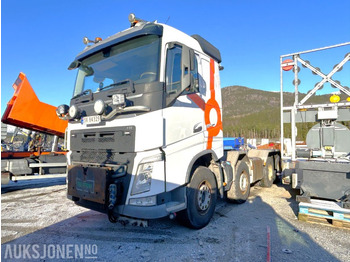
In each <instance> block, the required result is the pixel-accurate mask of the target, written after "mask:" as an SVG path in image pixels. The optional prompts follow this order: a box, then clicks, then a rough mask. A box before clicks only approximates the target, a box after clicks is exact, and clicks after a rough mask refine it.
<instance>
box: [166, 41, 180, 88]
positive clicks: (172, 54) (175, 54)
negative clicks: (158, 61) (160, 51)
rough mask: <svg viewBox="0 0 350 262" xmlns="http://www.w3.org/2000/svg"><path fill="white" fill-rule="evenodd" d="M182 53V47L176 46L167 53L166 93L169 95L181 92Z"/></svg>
mask: <svg viewBox="0 0 350 262" xmlns="http://www.w3.org/2000/svg"><path fill="white" fill-rule="evenodd" d="M181 53H182V47H181V46H179V45H174V47H173V48H170V49H168V51H167V61H166V79H165V81H166V92H167V94H168V95H172V94H178V93H179V92H181Z"/></svg>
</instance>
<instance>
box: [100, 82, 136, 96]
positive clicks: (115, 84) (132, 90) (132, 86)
mask: <svg viewBox="0 0 350 262" xmlns="http://www.w3.org/2000/svg"><path fill="white" fill-rule="evenodd" d="M127 83H129V86H128V89H130V90H127V91H129V92H133V93H135V88H134V82H133V81H132V80H131V79H125V80H122V81H120V82H117V83H113V84H110V85H108V86H104V87H101V88H99V89H97V91H101V90H104V89H107V88H110V87H115V86H122V85H125V84H127Z"/></svg>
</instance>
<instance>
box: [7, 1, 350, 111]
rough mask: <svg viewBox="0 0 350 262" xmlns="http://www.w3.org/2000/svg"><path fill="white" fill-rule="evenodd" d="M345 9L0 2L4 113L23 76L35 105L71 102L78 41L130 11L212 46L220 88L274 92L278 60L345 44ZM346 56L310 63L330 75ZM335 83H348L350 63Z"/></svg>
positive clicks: (300, 4) (101, 32)
mask: <svg viewBox="0 0 350 262" xmlns="http://www.w3.org/2000/svg"><path fill="white" fill-rule="evenodd" d="M349 10H350V1H349V0H332V1H331V0H318V1H316V0H307V1H305V0H294V1H282V0H280V1H277V0H273V1H272V0H271V1H269V0H265V1H263V0H231V1H228V0H221V1H209V0H202V1H199V0H189V1H165V0H163V1H155V0H147V1H139V0H135V1H118V0H100V1H96V0H74V1H72V0H50V1H47V0H30V1H28V0H2V1H1V114H3V113H4V111H5V108H6V104H7V102H8V101H9V100H10V98H11V97H12V95H13V88H12V84H13V83H14V81H15V80H16V78H17V76H18V74H19V73H20V72H23V73H25V74H26V76H27V78H28V80H29V82H30V83H31V85H32V87H33V89H34V91H35V92H36V94H37V96H38V98H39V100H40V101H42V102H45V103H48V104H51V105H54V106H58V105H60V104H69V100H70V98H71V96H72V93H73V87H74V82H75V76H76V75H75V74H76V72H75V71H68V70H67V67H68V66H69V64H70V63H71V62H72V61H73V60H74V58H75V56H76V55H77V54H78V53H79V52H80V51H82V50H83V48H84V47H85V46H84V44H83V42H82V39H83V37H84V36H87V37H89V38H90V39H94V38H95V37H97V36H99V37H102V38H106V37H108V36H111V35H113V34H115V33H117V32H119V31H122V30H124V29H126V28H128V27H129V26H130V23H129V21H128V15H129V14H130V13H135V14H136V16H137V17H139V18H142V19H144V20H148V21H154V20H157V21H158V22H161V23H167V24H168V25H170V26H173V27H175V28H177V29H179V30H181V31H183V32H185V33H187V34H189V35H192V34H199V35H201V36H202V37H204V38H205V39H207V40H208V41H209V42H211V43H212V44H213V45H214V46H216V47H217V48H218V49H219V50H220V52H221V56H222V63H221V65H222V66H224V70H223V71H221V72H220V74H221V86H222V87H226V86H231V85H242V86H247V87H250V88H254V89H261V90H267V91H279V89H280V64H279V63H280V56H281V55H284V54H290V53H294V52H298V51H303V50H309V49H314V48H319V47H324V46H330V45H335V44H339V43H345V42H350V15H349ZM348 52H350V46H347V47H346V48H345V50H344V48H343V49H342V50H341V52H340V51H339V52H338V53H337V54H336V55H329V57H326V62H327V63H326V62H325V61H319V60H318V59H316V58H315V60H313V62H312V64H313V63H314V62H315V63H316V65H315V66H318V67H320V66H319V64H317V63H320V64H321V69H322V70H325V72H324V73H329V71H331V69H332V68H333V65H335V64H337V63H339V62H340V61H341V60H342V59H343V58H344V55H345V54H346V53H348ZM328 60H334V61H328ZM328 62H329V63H328ZM326 64H327V65H326ZM322 66H323V67H322ZM290 74H292V73H290ZM287 78H288V77H287ZM340 78H342V80H346V81H347V82H348V83H349V78H350V62H349V63H348V64H347V65H346V66H344V69H343V71H342V72H341V75H340ZM335 79H336V78H335ZM307 81H308V80H306V82H304V83H307ZM302 82H303V80H302ZM312 87H313V86H312ZM286 91H292V86H291V87H290V90H288V87H287V90H286Z"/></svg>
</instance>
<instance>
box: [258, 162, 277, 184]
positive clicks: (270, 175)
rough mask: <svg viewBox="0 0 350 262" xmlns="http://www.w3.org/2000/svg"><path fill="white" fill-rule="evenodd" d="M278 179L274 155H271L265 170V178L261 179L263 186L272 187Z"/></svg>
mask: <svg viewBox="0 0 350 262" xmlns="http://www.w3.org/2000/svg"><path fill="white" fill-rule="evenodd" d="M275 179H276V171H275V166H274V164H273V157H272V156H269V157H268V158H267V160H266V164H265V166H264V170H263V178H262V179H261V181H260V185H261V186H262V187H271V186H272V184H273V182H274V181H275Z"/></svg>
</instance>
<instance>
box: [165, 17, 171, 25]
mask: <svg viewBox="0 0 350 262" xmlns="http://www.w3.org/2000/svg"><path fill="white" fill-rule="evenodd" d="M169 20H170V16H168V19H167V20H166V21H165V24H167V23H168V22H169Z"/></svg>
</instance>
